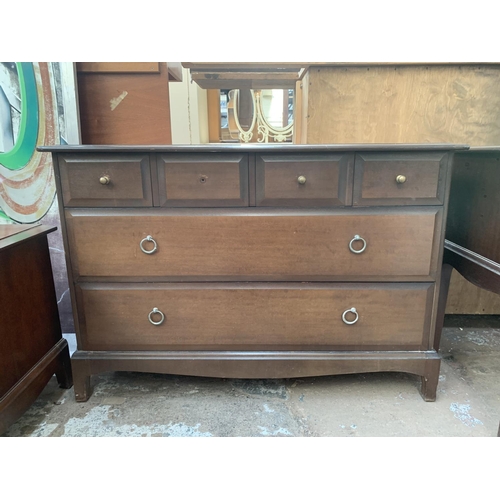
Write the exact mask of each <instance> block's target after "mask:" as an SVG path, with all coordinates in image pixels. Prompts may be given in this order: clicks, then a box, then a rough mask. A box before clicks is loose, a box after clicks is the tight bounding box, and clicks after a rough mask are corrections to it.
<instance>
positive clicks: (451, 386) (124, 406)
mask: <svg viewBox="0 0 500 500" xmlns="http://www.w3.org/2000/svg"><path fill="white" fill-rule="evenodd" d="M69 338H70V339H71V340H73V338H72V336H71V337H69ZM441 345H442V349H441V354H442V356H443V362H442V364H441V375H440V382H439V386H438V395H437V400H436V402H434V403H425V402H424V401H423V399H422V398H421V396H420V394H419V392H418V387H419V384H420V382H419V378H418V377H415V376H413V375H409V374H404V373H401V374H400V373H375V374H362V375H347V376H331V377H318V378H310V379H308V378H304V379H292V380H228V379H208V378H196V377H181V376H172V375H157V374H146V373H129V372H122V373H109V374H103V375H101V376H96V377H93V385H94V393H93V395H92V396H91V398H90V399H89V400H88V401H87V402H86V403H76V402H75V398H74V394H73V389H70V390H64V389H60V388H59V387H58V386H57V382H56V380H55V377H53V379H52V380H51V381H50V383H49V384H48V385H47V387H46V388H45V390H44V391H43V392H42V394H41V395H40V397H39V398H38V399H37V401H36V402H35V403H34V404H33V405H32V407H31V408H30V409H29V410H28V411H27V412H26V413H25V415H24V416H23V417H22V418H21V419H20V420H18V421H17V422H16V423H15V424H13V425H12V426H11V427H10V428H9V429H8V431H7V432H6V433H5V434H4V436H13V437H16V436H19V437H20V436H30V437H38V436H193V437H198V436H199V437H204V436H219V437H225V436H253V437H257V436H264V437H267V436H297V437H300V436H303V437H310V436H321V437H327V436H328V437H335V436H360V437H361V436H379V437H391V436H401V437H403V436H405V437H406V436H407V437H411V436H451V437H459V436H478V437H479V436H489V437H493V436H496V435H497V432H498V428H499V421H500V317H496V316H495V317H491V316H490V317H463V316H453V317H447V320H446V324H445V329H444V331H443V339H442V344H441Z"/></svg>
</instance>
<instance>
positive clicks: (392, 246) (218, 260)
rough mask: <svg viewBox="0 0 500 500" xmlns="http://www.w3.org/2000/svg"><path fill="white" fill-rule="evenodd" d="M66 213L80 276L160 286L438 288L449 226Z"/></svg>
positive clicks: (424, 213) (418, 217)
mask: <svg viewBox="0 0 500 500" xmlns="http://www.w3.org/2000/svg"><path fill="white" fill-rule="evenodd" d="M66 214H67V216H66V222H67V231H68V236H69V242H70V245H71V249H72V255H71V262H72V265H73V272H74V275H75V277H78V276H83V277H87V278H89V277H108V278H109V277H133V278H134V279H148V280H156V281H161V280H174V281H175V280H180V281H183V280H190V281H196V280H213V281H227V280H233V281H246V280H253V281H267V280H273V281H274V280H276V281H287V280H297V281H304V280H313V281H330V280H338V281H353V280H357V281H366V280H369V281H370V280H371V281H376V280H385V281H394V280H395V281H405V280H406V281H410V280H417V281H432V280H433V279H434V278H435V274H436V268H437V261H438V251H439V237H438V235H439V234H440V231H441V225H442V209H441V208H437V207H430V208H418V209H416V208H406V209H399V210H398V211H395V210H393V209H377V210H375V209H351V210H347V209H337V210H322V211H319V210H303V211H300V212H299V211H288V210H283V211H280V212H279V213H277V212H276V211H271V210H267V211H265V210H262V209H258V208H256V209H247V210H241V209H239V210H238V209H235V210H232V211H231V210H228V209H226V210H221V209H219V210H216V209H214V210H211V211H210V212H207V211H203V210H197V209H189V210H187V209H172V210H168V211H162V210H160V209H156V210H120V211H113V210H100V211H97V210H93V211H92V210H72V211H67V212H66ZM148 236H150V237H151V238H152V240H154V241H148V238H147V237H148ZM356 236H359V238H356ZM141 242H142V243H141ZM141 244H142V247H143V249H144V251H143V250H141V246H140V245H141ZM350 245H351V247H352V250H351V249H350ZM145 252H152V253H145Z"/></svg>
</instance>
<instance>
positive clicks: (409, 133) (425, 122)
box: [307, 65, 500, 146]
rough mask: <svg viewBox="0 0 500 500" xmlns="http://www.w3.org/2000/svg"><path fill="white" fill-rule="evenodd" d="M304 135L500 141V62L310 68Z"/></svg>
mask: <svg viewBox="0 0 500 500" xmlns="http://www.w3.org/2000/svg"><path fill="white" fill-rule="evenodd" d="M309 78H310V86H309V99H308V110H307V114H308V119H307V142H308V143H309V144H321V143H357V142H368V143H402V142H407V143H431V142H450V143H466V144H470V145H471V146H482V145H498V142H499V138H500V92H499V89H500V65H484V66H474V65H464V66H458V65H457V66H455V65H430V66H420V65H410V66H397V65H393V66H389V65H387V66H386V65H384V66H374V65H370V66H360V67H352V66H351V67H311V68H310V70H309Z"/></svg>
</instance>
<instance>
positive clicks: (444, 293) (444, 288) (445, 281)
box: [434, 263, 453, 352]
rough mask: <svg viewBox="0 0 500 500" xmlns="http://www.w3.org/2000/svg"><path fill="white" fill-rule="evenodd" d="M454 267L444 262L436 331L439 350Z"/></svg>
mask: <svg viewBox="0 0 500 500" xmlns="http://www.w3.org/2000/svg"><path fill="white" fill-rule="evenodd" d="M452 271H453V267H452V266H451V265H450V264H446V263H443V267H442V269H441V285H440V288H439V298H438V306H437V314H436V329H435V332H434V349H435V350H436V352H439V344H440V343H441V333H442V331H443V324H444V315H445V310H446V300H447V298H448V290H449V288H450V279H451V273H452Z"/></svg>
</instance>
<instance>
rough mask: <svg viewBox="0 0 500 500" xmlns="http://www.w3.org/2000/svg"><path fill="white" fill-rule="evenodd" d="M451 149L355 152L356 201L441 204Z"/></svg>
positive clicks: (369, 203) (366, 202)
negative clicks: (425, 151) (443, 150)
mask: <svg viewBox="0 0 500 500" xmlns="http://www.w3.org/2000/svg"><path fill="white" fill-rule="evenodd" d="M448 159H449V155H448V153H441V152H438V153H406V154H404V153H403V154H399V153H363V154H358V155H356V161H355V167H354V189H353V205H364V206H368V205H372V206H375V205H442V204H443V202H444V193H445V184H446V166H447V163H448Z"/></svg>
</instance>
